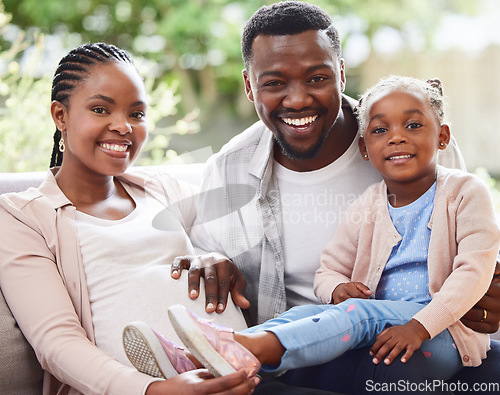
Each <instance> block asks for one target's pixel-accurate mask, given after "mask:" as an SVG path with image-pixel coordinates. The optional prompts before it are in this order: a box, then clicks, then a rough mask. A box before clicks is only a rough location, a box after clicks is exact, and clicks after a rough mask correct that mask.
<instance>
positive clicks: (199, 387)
mask: <svg viewBox="0 0 500 395" xmlns="http://www.w3.org/2000/svg"><path fill="white" fill-rule="evenodd" d="M247 374H248V372H247V371H246V370H245V369H241V370H239V371H237V372H236V373H232V374H228V375H227V376H223V377H217V378H214V376H212V375H211V374H210V373H209V372H208V370H206V369H198V370H191V371H189V372H185V373H182V374H180V375H179V376H176V377H173V378H170V379H167V380H163V381H155V382H153V383H151V384H150V385H149V386H148V388H147V389H146V395H160V394H172V395H198V394H199V395H204V394H220V395H240V394H241V395H244V394H251V393H252V392H253V390H254V388H255V387H256V386H257V384H259V382H260V379H259V378H258V377H252V378H247Z"/></svg>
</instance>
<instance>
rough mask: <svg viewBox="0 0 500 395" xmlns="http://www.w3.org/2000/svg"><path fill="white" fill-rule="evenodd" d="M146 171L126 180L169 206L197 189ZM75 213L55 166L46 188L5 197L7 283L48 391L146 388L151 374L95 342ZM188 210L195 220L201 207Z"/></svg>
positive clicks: (3, 268)
mask: <svg viewBox="0 0 500 395" xmlns="http://www.w3.org/2000/svg"><path fill="white" fill-rule="evenodd" d="M146 174H147V173H146V172H143V171H141V170H139V171H137V170H136V172H135V175H132V174H125V175H124V176H122V177H120V179H121V180H122V181H123V182H125V183H132V184H135V185H137V186H139V187H142V188H144V191H145V193H148V194H149V195H151V196H153V197H154V198H156V199H157V200H159V201H161V202H162V203H164V204H167V201H174V202H175V201H179V200H182V198H183V197H186V196H187V195H189V194H192V193H193V192H194V189H192V188H191V186H190V185H189V184H182V185H181V184H180V183H179V182H177V181H176V180H174V179H173V178H170V177H169V176H168V175H165V174H163V175H161V182H160V181H159V180H158V179H156V177H155V178H152V177H149V176H147V175H146ZM164 188H165V189H164ZM190 200H191V201H192V200H193V199H185V200H184V201H190ZM74 211H75V207H74V206H73V205H72V204H71V202H70V201H69V200H68V199H67V198H66V196H64V194H63V193H62V192H61V190H60V189H59V187H58V185H57V183H56V181H55V178H54V176H53V175H52V174H51V173H50V172H49V173H48V175H47V178H46V180H45V181H44V182H43V183H42V185H41V186H40V187H39V188H30V189H29V190H28V191H25V192H21V193H15V194H14V193H12V194H5V195H2V196H1V197H0V224H1V226H0V241H1V244H0V286H1V289H2V291H3V293H4V296H5V299H6V301H7V303H8V305H9V307H10V309H11V311H12V313H13V315H14V316H15V318H16V321H17V323H18V324H19V327H20V328H21V330H22V332H23V334H24V335H25V337H26V339H27V340H28V341H29V343H30V344H31V345H32V346H33V348H34V350H35V353H36V355H37V358H38V360H39V361H40V364H41V365H42V368H43V369H44V370H45V376H44V383H43V385H44V388H43V393H44V394H55V393H60V394H80V393H85V394H99V395H102V394H120V395H121V394H142V393H143V392H144V390H145V388H146V386H147V384H148V383H149V382H151V381H152V377H150V376H147V375H145V374H143V373H140V372H138V371H137V370H135V369H132V368H130V367H127V366H125V365H122V364H120V363H119V362H118V361H116V360H115V359H113V358H112V357H110V356H109V355H107V354H106V353H104V352H103V351H101V350H99V349H98V348H97V347H96V346H95V344H94V342H95V340H94V328H93V324H92V314H91V310H90V302H89V294H88V290H87V284H86V279H85V272H84V268H83V262H82V256H81V252H80V246H79V242H78V239H77V232H76V225H75V219H74ZM186 213H187V214H186ZM183 214H186V215H183V216H182V217H181V218H183V219H184V220H185V221H186V222H185V223H183V225H185V226H188V225H189V224H188V223H187V222H192V220H193V218H190V217H189V214H192V215H193V216H194V214H195V210H194V206H193V207H192V210H191V209H190V208H189V207H186V211H185V212H184V211H183ZM124 242H126V241H124ZM61 382H63V383H67V384H64V385H63V384H61ZM0 392H1V390H0Z"/></svg>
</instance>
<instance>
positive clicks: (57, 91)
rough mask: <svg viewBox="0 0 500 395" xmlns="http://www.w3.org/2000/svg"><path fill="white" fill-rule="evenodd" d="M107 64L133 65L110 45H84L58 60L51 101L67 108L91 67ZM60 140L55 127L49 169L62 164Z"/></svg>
mask: <svg viewBox="0 0 500 395" xmlns="http://www.w3.org/2000/svg"><path fill="white" fill-rule="evenodd" d="M108 62H125V63H129V64H131V65H133V64H134V63H133V61H132V58H131V57H130V55H129V54H128V53H127V52H125V51H124V50H122V49H120V48H118V47H115V46H114V45H110V44H105V43H92V44H84V45H82V46H80V47H78V48H75V49H72V50H71V51H70V52H69V53H68V54H67V55H66V56H65V57H64V58H62V59H61V60H60V62H59V65H58V66H57V69H56V72H55V73H54V79H53V80H52V95H51V100H52V101H54V100H57V101H58V102H61V103H63V104H64V105H65V106H68V104H69V98H70V96H71V94H72V91H73V90H74V89H75V87H76V86H77V85H78V84H79V83H80V82H81V81H83V80H84V79H85V78H87V77H88V76H89V74H90V69H91V68H92V66H93V65H95V64H96V63H102V64H104V63H108ZM60 139H61V131H60V130H59V129H58V128H57V127H56V132H55V133H54V147H53V148H52V156H51V158H50V167H53V166H60V165H61V163H62V158H63V153H62V152H61V151H60V150H59V140H60Z"/></svg>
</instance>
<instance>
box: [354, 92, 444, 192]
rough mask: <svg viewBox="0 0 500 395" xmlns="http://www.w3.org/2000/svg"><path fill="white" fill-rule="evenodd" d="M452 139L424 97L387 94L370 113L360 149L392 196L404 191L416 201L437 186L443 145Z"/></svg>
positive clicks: (382, 96)
mask: <svg viewBox="0 0 500 395" xmlns="http://www.w3.org/2000/svg"><path fill="white" fill-rule="evenodd" d="M449 139H450V132H449V128H448V126H447V125H440V123H439V120H438V119H437V117H436V115H435V112H434V110H433V109H432V108H431V106H430V104H429V102H428V100H426V99H425V98H424V97H423V96H422V95H421V94H419V93H408V92H403V91H399V90H396V91H385V92H383V93H381V94H380V95H378V96H377V98H375V99H374V101H373V103H372V105H371V107H370V109H369V113H368V123H367V126H366V129H365V133H364V136H363V138H362V140H361V141H360V149H361V152H362V154H364V155H365V159H367V160H370V162H371V163H372V165H373V166H374V167H375V168H376V169H377V170H378V171H379V172H380V173H381V174H382V177H383V178H384V180H385V182H386V184H387V188H388V190H389V193H390V194H396V193H397V192H398V191H399V192H401V191H402V190H403V191H404V194H410V195H411V196H413V195H414V196H415V198H416V197H418V196H420V195H421V194H422V193H423V192H425V191H426V190H427V189H428V188H429V187H430V186H431V185H432V184H433V182H434V179H435V174H436V165H437V153H438V151H439V149H441V148H443V147H444V145H440V144H441V143H443V144H444V143H446V144H447V143H448V142H449ZM399 200H400V201H402V200H403V199H399ZM410 200H411V199H410ZM403 201H404V200H403Z"/></svg>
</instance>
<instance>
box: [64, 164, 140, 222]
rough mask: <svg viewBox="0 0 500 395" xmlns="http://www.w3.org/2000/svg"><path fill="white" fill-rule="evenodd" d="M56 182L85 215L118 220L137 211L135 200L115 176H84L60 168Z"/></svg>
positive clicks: (88, 174)
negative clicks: (135, 209)
mask: <svg viewBox="0 0 500 395" xmlns="http://www.w3.org/2000/svg"><path fill="white" fill-rule="evenodd" d="M55 178H56V182H57V185H58V186H59V188H60V189H61V191H62V192H63V193H64V195H65V196H66V197H67V198H68V199H69V200H70V201H71V203H73V206H75V208H76V209H77V210H78V211H81V212H83V213H86V214H89V215H92V216H94V217H98V218H102V219H110V220H116V219H121V218H124V217H125V216H127V215H128V214H130V213H131V212H132V211H133V210H134V208H135V202H134V200H133V199H132V197H131V196H130V195H129V194H128V193H127V191H126V190H125V188H124V187H123V186H122V185H121V183H120V182H119V181H118V179H116V178H115V177H113V176H105V175H100V174H90V173H86V174H85V175H82V174H78V172H71V171H69V169H67V168H63V167H61V169H60V170H59V171H58V172H57V173H56V175H55Z"/></svg>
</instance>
